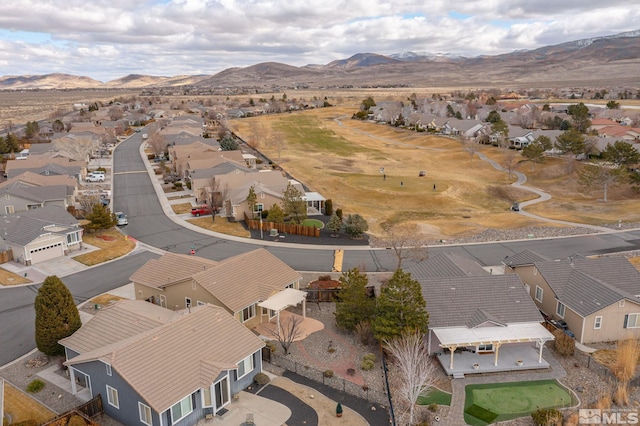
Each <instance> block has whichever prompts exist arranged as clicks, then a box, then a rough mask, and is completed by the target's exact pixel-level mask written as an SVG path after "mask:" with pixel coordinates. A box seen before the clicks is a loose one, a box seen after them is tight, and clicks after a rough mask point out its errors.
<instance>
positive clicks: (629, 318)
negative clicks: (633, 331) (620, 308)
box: [624, 314, 640, 328]
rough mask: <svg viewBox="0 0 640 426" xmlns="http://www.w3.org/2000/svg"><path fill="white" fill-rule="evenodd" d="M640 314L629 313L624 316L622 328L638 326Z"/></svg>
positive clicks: (639, 325)
mask: <svg viewBox="0 0 640 426" xmlns="http://www.w3.org/2000/svg"><path fill="white" fill-rule="evenodd" d="M639 327H640V314H629V315H625V316H624V328H639Z"/></svg>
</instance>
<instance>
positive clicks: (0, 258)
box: [0, 249, 13, 263]
mask: <svg viewBox="0 0 640 426" xmlns="http://www.w3.org/2000/svg"><path fill="white" fill-rule="evenodd" d="M11 259H13V250H11V249H9V250H5V251H2V252H0V263H7V262H8V261H10V260H11Z"/></svg>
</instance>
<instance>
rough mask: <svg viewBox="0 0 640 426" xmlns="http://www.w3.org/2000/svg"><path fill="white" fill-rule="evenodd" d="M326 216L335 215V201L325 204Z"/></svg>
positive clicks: (327, 201)
mask: <svg viewBox="0 0 640 426" xmlns="http://www.w3.org/2000/svg"><path fill="white" fill-rule="evenodd" d="M324 214H325V215H327V216H331V215H332V214H333V201H331V198H329V199H328V200H326V201H325V202H324Z"/></svg>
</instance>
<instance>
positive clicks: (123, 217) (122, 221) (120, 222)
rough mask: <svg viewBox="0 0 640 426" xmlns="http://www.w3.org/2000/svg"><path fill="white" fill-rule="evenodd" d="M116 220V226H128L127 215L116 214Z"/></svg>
mask: <svg viewBox="0 0 640 426" xmlns="http://www.w3.org/2000/svg"><path fill="white" fill-rule="evenodd" d="M116 218H117V219H118V226H124V225H128V224H129V219H127V215H126V214H124V213H122V212H116Z"/></svg>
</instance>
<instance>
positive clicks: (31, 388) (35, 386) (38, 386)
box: [27, 379, 44, 393]
mask: <svg viewBox="0 0 640 426" xmlns="http://www.w3.org/2000/svg"><path fill="white" fill-rule="evenodd" d="M43 388H44V382H43V381H42V380H40V379H35V380H33V381H32V382H31V383H29V384H28V385H27V392H29V393H38V392H40V391H41V390H42V389H43Z"/></svg>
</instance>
